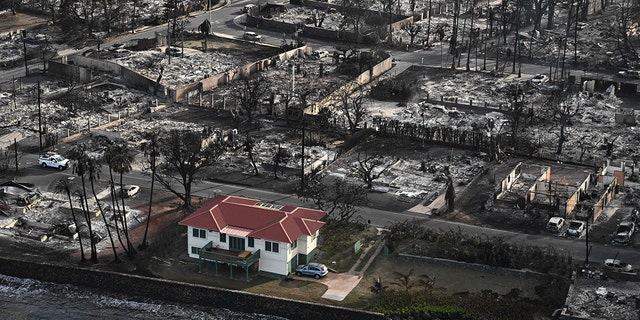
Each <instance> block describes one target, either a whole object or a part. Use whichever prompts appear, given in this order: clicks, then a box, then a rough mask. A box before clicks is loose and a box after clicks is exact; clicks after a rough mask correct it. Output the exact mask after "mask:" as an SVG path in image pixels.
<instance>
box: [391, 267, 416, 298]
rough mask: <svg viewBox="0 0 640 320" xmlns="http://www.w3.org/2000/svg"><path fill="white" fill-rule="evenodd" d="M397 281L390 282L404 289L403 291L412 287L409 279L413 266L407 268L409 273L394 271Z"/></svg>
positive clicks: (406, 291)
mask: <svg viewBox="0 0 640 320" xmlns="http://www.w3.org/2000/svg"><path fill="white" fill-rule="evenodd" d="M394 274H395V275H396V279H397V282H392V283H391V284H393V285H396V286H398V287H401V288H403V289H404V292H405V293H409V290H411V288H413V286H414V283H413V281H412V280H411V276H412V275H413V268H411V270H409V273H402V272H399V271H395V272H394Z"/></svg>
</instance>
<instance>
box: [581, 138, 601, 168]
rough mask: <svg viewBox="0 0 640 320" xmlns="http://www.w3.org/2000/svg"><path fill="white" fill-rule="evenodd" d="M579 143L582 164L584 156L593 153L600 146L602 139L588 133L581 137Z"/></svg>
mask: <svg viewBox="0 0 640 320" xmlns="http://www.w3.org/2000/svg"><path fill="white" fill-rule="evenodd" d="M577 143H578V147H580V158H579V159H578V161H579V162H582V159H583V158H584V155H585V154H586V153H587V152H589V153H592V152H593V150H594V149H595V148H596V147H597V146H598V144H600V139H599V138H598V137H597V136H596V135H594V134H589V133H586V134H583V135H581V136H580V139H578V141H577Z"/></svg>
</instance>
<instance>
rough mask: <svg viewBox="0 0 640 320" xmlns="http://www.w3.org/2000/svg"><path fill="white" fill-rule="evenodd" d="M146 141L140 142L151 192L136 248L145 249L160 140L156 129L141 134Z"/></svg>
mask: <svg viewBox="0 0 640 320" xmlns="http://www.w3.org/2000/svg"><path fill="white" fill-rule="evenodd" d="M143 137H144V138H145V140H146V142H145V143H143V144H142V152H143V153H144V155H145V156H146V163H147V165H148V166H149V167H148V169H149V170H150V171H151V172H150V174H151V192H150V194H149V209H148V210H147V223H146V225H145V227H144V237H142V242H141V243H140V245H138V249H140V250H145V249H147V248H148V247H149V244H148V243H147V235H148V233H149V223H151V208H152V205H153V190H154V189H153V188H154V183H155V181H156V170H157V168H158V156H159V155H160V147H159V144H160V141H159V139H160V138H159V134H158V132H156V131H150V132H147V133H145V134H144V135H143Z"/></svg>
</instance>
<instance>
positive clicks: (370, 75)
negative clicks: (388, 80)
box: [304, 57, 393, 114]
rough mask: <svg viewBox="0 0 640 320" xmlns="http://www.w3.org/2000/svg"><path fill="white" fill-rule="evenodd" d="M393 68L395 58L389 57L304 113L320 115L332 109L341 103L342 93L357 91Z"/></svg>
mask: <svg viewBox="0 0 640 320" xmlns="http://www.w3.org/2000/svg"><path fill="white" fill-rule="evenodd" d="M391 68H393V58H392V57H388V58H387V59H384V60H382V61H381V62H380V63H378V64H377V65H375V66H373V68H371V69H369V70H367V71H365V72H363V73H361V74H360V75H359V76H358V77H356V79H355V80H352V81H349V82H347V83H346V84H345V85H343V86H342V87H340V88H338V89H337V90H335V91H334V92H332V93H331V94H330V95H327V96H326V97H324V99H322V100H320V101H318V102H316V103H315V104H313V105H312V106H309V107H307V108H306V109H305V110H304V112H305V113H307V114H318V112H320V110H322V109H323V108H328V109H331V108H332V107H333V105H335V104H337V103H339V102H340V93H341V92H344V91H347V92H349V93H351V92H353V91H355V90H356V89H357V88H358V87H360V86H361V85H363V84H367V83H369V82H371V80H372V79H375V78H376V77H378V76H379V75H381V74H383V73H385V72H387V71H389V70H390V69H391Z"/></svg>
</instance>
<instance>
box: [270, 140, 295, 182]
mask: <svg viewBox="0 0 640 320" xmlns="http://www.w3.org/2000/svg"><path fill="white" fill-rule="evenodd" d="M290 157H291V155H290V154H289V152H288V151H287V149H284V148H282V147H280V145H278V148H277V149H276V152H275V154H274V155H273V159H272V160H273V175H274V177H275V178H276V179H278V169H279V168H280V164H282V163H283V162H286V161H287V160H289V158H290Z"/></svg>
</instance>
